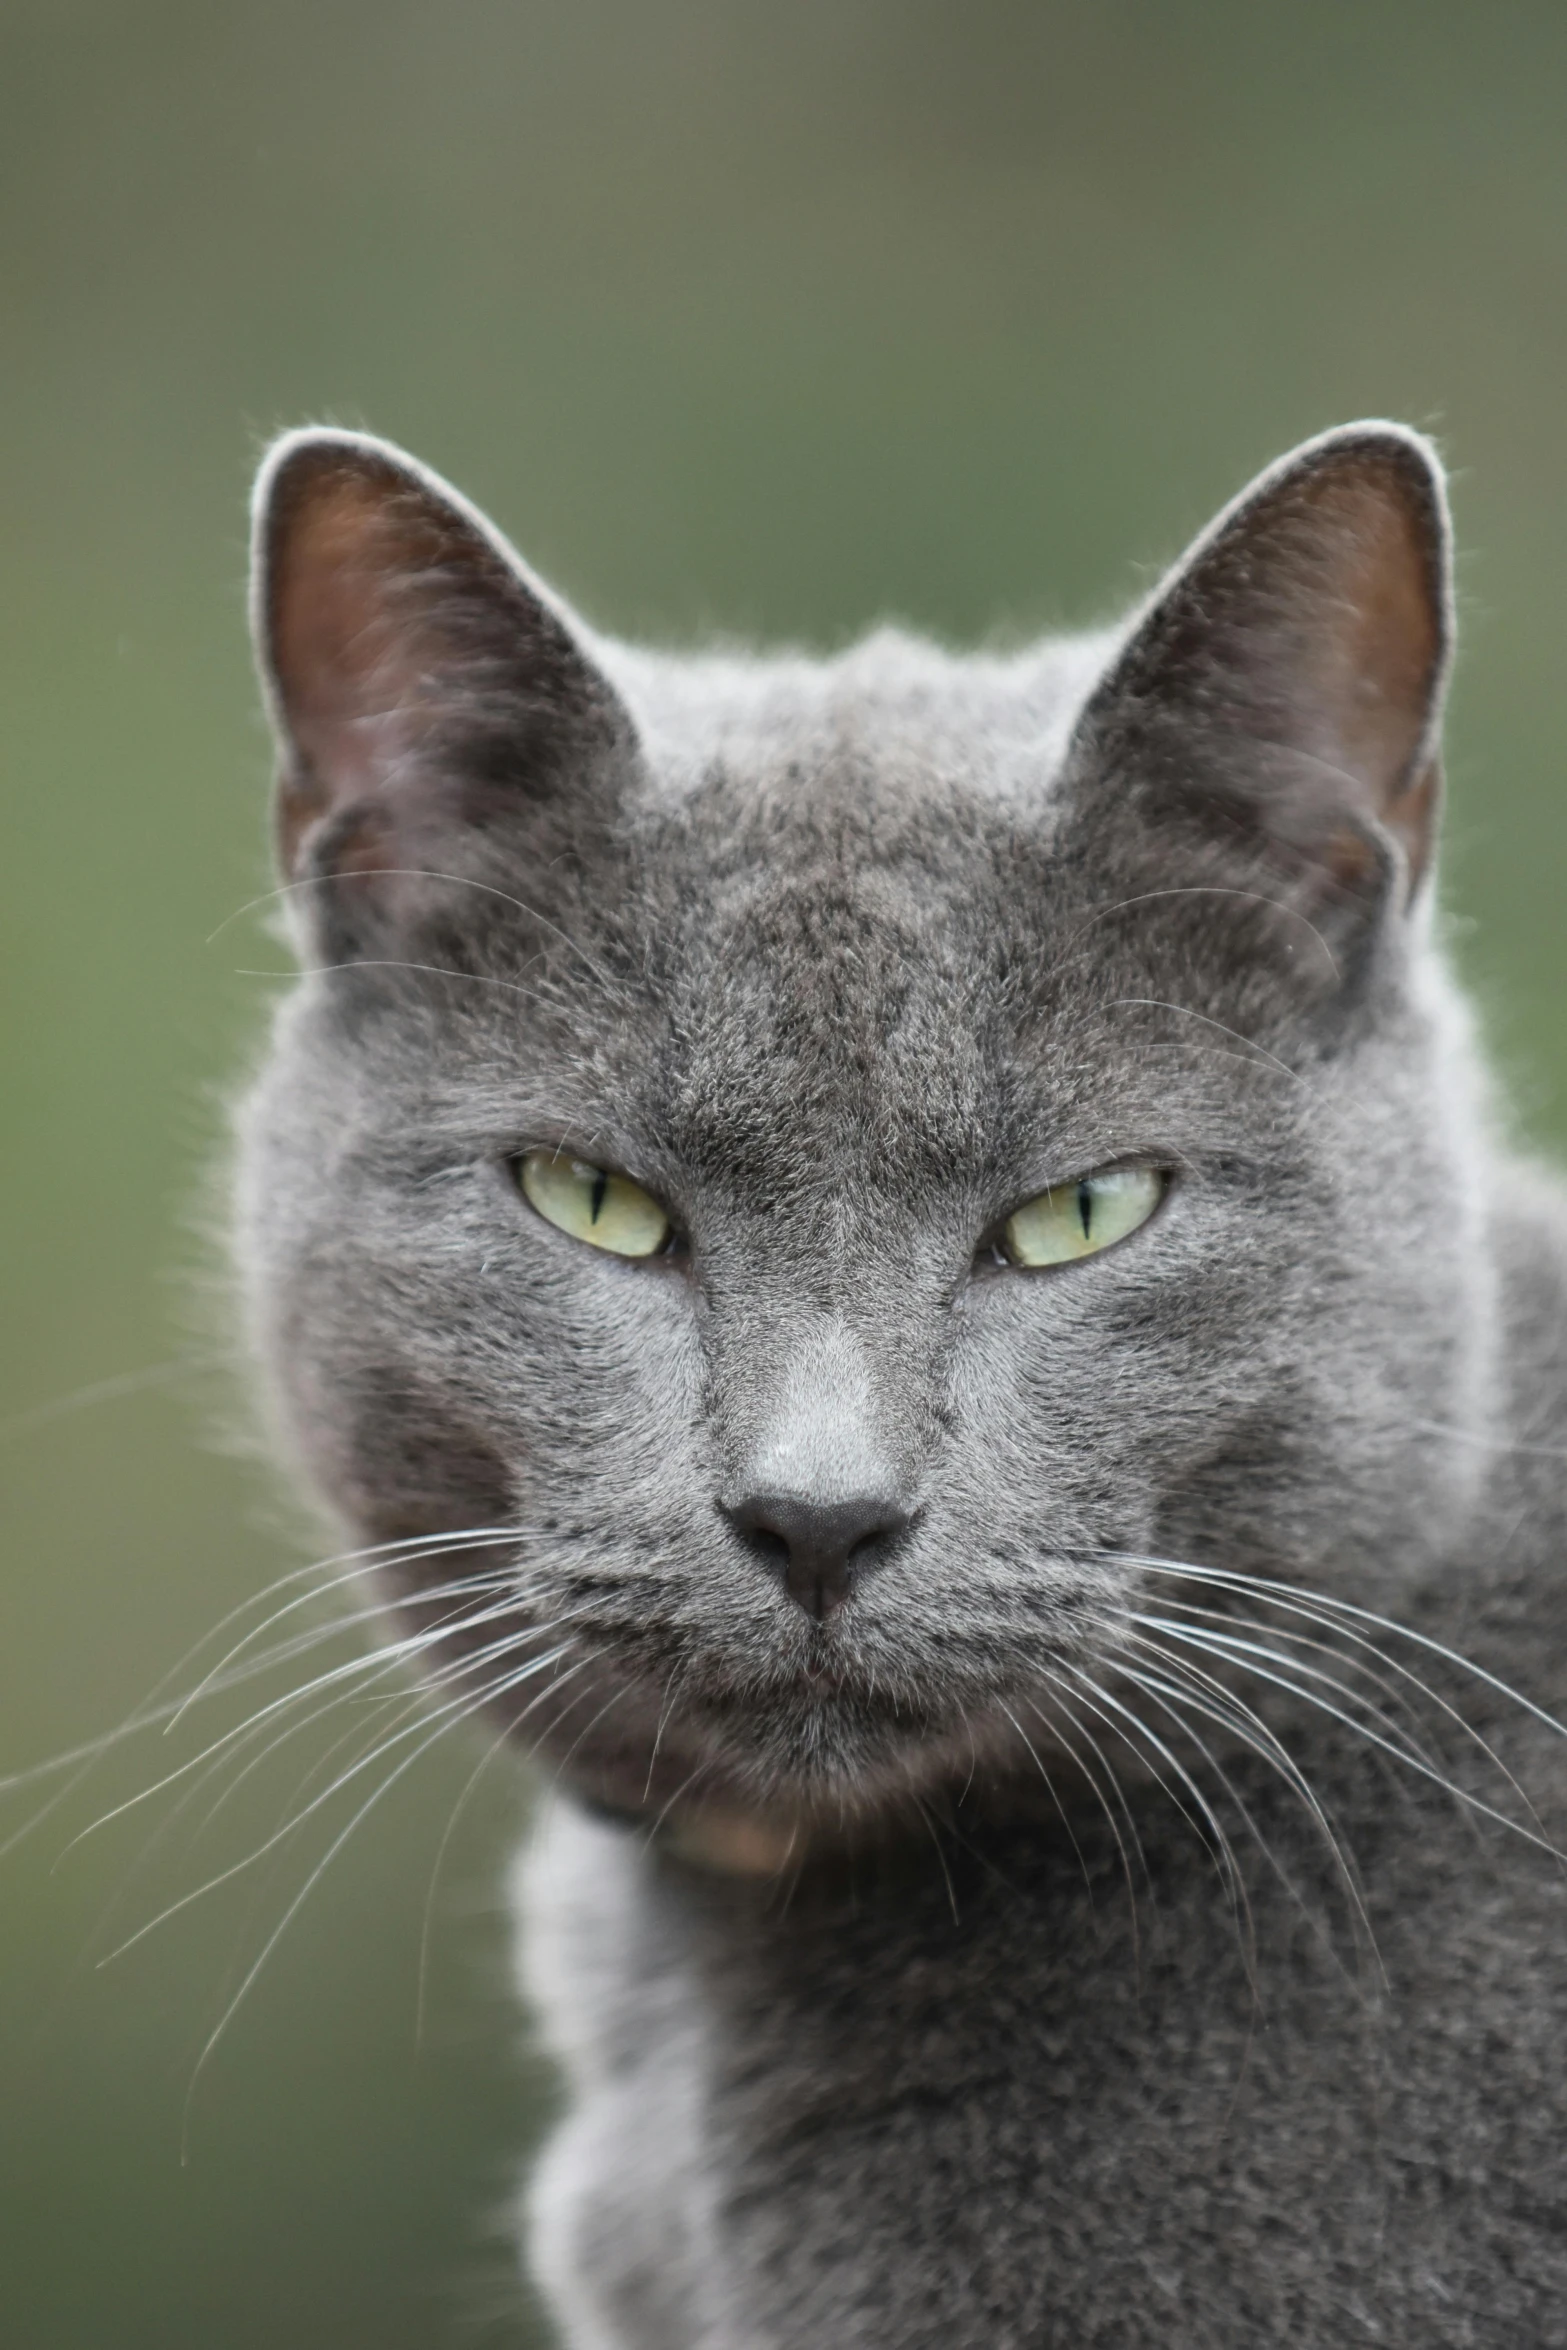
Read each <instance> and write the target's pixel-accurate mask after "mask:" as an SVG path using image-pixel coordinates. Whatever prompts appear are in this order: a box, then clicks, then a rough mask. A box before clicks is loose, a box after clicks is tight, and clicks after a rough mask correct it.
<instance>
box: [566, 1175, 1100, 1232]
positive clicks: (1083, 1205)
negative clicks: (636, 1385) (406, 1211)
mask: <svg viewBox="0 0 1567 2350" xmlns="http://www.w3.org/2000/svg"><path fill="white" fill-rule="evenodd" d="M597 1213H598V1210H597V1209H596V1208H595V1210H594V1214H595V1215H597ZM1077 1215H1078V1221H1079V1222H1080V1223H1081V1225H1082V1227H1083V1238H1084V1239H1085V1240H1087V1239H1088V1238H1089V1237H1090V1234H1089V1226H1090V1225H1091V1224H1092V1223H1093V1220H1094V1192H1093V1186H1092V1184H1090V1183H1080V1184H1079V1185H1078V1187H1077Z"/></svg>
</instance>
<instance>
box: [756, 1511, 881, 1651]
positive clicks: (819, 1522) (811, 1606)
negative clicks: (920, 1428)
mask: <svg viewBox="0 0 1567 2350" xmlns="http://www.w3.org/2000/svg"><path fill="white" fill-rule="evenodd" d="M724 1514H725V1516H726V1517H727V1518H728V1519H729V1521H730V1523H731V1524H732V1525H733V1526H735V1527H736V1528H737V1530H738V1531H739V1532H740V1533H741V1534H742V1535H743V1536H744V1538H745V1540H746V1542H747V1544H748V1545H749V1547H750V1549H751V1550H752V1552H753V1553H754V1554H755V1556H756V1557H757V1558H758V1559H760V1560H762V1561H763V1562H764V1563H765V1564H766V1565H768V1566H770V1567H772V1568H773V1569H774V1571H775V1572H777V1573H779V1574H781V1575H782V1577H783V1587H784V1589H785V1591H787V1592H788V1594H789V1597H790V1598H791V1599H792V1600H793V1601H794V1602H795V1604H796V1605H797V1606H799V1607H802V1608H804V1610H805V1612H806V1614H807V1615H808V1616H814V1617H815V1618H816V1620H817V1622H818V1623H820V1622H821V1621H822V1620H823V1619H824V1618H825V1617H827V1616H830V1615H831V1614H832V1613H833V1611H834V1609H835V1608H840V1607H842V1605H843V1603H844V1601H845V1600H846V1599H847V1598H848V1596H849V1592H850V1590H851V1588H852V1587H853V1585H854V1583H855V1581H856V1579H857V1578H858V1577H859V1576H860V1575H862V1574H865V1573H868V1572H869V1570H870V1569H871V1568H873V1567H877V1566H879V1565H880V1564H881V1562H882V1560H883V1558H884V1557H885V1556H886V1554H887V1552H888V1551H889V1550H890V1549H891V1548H892V1545H893V1544H894V1542H896V1540H897V1538H898V1536H899V1535H900V1534H902V1533H903V1532H904V1531H905V1529H906V1528H907V1526H908V1524H909V1512H908V1511H907V1510H905V1509H902V1508H900V1506H899V1505H898V1503H896V1502H894V1501H889V1500H888V1498H887V1497H886V1495H885V1494H862V1495H858V1496H856V1498H855V1499H853V1500H852V1501H831V1502H817V1501H807V1500H805V1499H803V1498H802V1496H800V1495H799V1494H795V1493H753V1494H748V1495H747V1496H746V1498H745V1499H744V1500H743V1501H738V1502H735V1503H733V1504H732V1505H731V1504H726V1505H725V1511H724Z"/></svg>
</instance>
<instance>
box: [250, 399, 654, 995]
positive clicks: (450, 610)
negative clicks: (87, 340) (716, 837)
mask: <svg viewBox="0 0 1567 2350" xmlns="http://www.w3.org/2000/svg"><path fill="white" fill-rule="evenodd" d="M251 610H252V626H253V630H254V637H255V646H256V658H257V663H258V666H259V668H260V671H261V677H262V683H263V689H264V691H265V693H266V696H267V700H268V704H269V708H270V713H271V717H272V722H273V727H274V730H275V733H276V736H277V741H278V749H279V774H278V789H277V834H278V854H279V860H280V862H281V864H282V867H283V872H284V877H285V879H287V880H289V881H303V880H315V881H319V882H321V883H322V884H323V885H324V898H325V900H327V901H329V919H333V918H335V919H333V927H334V928H335V930H337V931H340V932H343V933H344V934H345V935H343V936H340V937H338V938H337V941H336V949H337V951H338V952H351V951H353V950H354V948H355V946H356V945H357V944H362V943H363V940H362V938H361V937H360V936H359V934H360V933H362V932H363V931H364V930H365V929H366V927H367V926H369V927H371V928H374V929H377V930H378V929H379V928H381V927H384V924H385V922H386V920H387V918H388V917H391V918H392V919H394V920H395V919H397V918H398V917H399V916H406V915H407V914H408V913H409V912H411V911H413V910H414V909H415V908H417V907H418V906H419V905H420V904H421V903H422V902H423V901H424V900H425V899H427V898H428V896H429V894H430V893H429V887H428V884H427V883H426V885H425V886H424V888H423V889H421V876H425V875H427V876H432V877H433V876H436V875H439V874H442V873H446V874H450V873H452V872H453V871H456V872H457V873H459V874H460V873H462V872H463V871H464V869H465V868H466V867H467V866H469V865H471V864H472V862H473V861H474V859H475V856H476V855H478V854H479V852H480V850H481V848H482V845H483V843H484V841H485V840H486V839H487V838H489V837H491V836H493V835H494V834H495V833H496V832H497V831H498V830H500V829H501V828H502V827H504V826H506V825H507V824H508V823H510V824H515V823H516V822H517V821H518V820H519V819H520V818H523V817H532V818H534V819H537V818H538V817H539V815H540V812H541V811H545V812H548V811H551V810H554V811H556V812H557V814H558V815H559V816H561V817H564V818H565V819H566V820H567V822H568V823H569V819H570V816H571V814H572V812H573V810H574V808H575V807H577V806H579V805H580V803H581V802H582V800H583V798H584V796H585V795H589V794H591V792H592V790H593V787H594V786H595V784H596V783H598V782H599V781H600V779H602V778H604V777H605V776H606V775H607V774H608V773H609V772H610V771H611V770H612V769H613V768H614V767H615V766H616V765H617V763H620V764H623V763H627V762H629V760H630V759H631V757H632V756H633V755H634V735H633V729H632V726H631V722H630V720H629V719H628V717H627V716H626V713H625V711H624V709H623V708H622V706H621V704H620V702H619V701H618V699H617V698H616V696H615V694H614V692H613V690H612V688H611V687H610V685H609V683H608V681H607V680H606V679H605V677H604V675H603V673H602V672H601V670H600V669H599V668H598V666H597V665H596V663H595V662H594V660H593V658H592V655H591V654H590V652H589V651H588V650H587V647H586V643H585V636H584V632H583V631H581V630H580V629H579V627H578V625H577V624H576V623H575V622H574V621H573V620H572V619H571V618H570V617H569V615H568V614H567V612H566V610H565V608H564V607H563V606H562V605H561V604H560V603H559V602H558V601H557V599H556V598H555V597H553V596H552V595H551V594H550V593H549V591H548V590H547V589H546V588H545V587H543V586H542V585H541V584H540V583H539V582H538V581H537V580H535V579H534V578H533V577H532V576H531V574H530V573H529V572H528V571H527V569H526V568H525V567H524V565H523V564H522V562H521V561H520V560H519V558H518V557H517V556H516V555H515V554H514V553H513V552H512V550H511V548H510V547H508V546H507V544H506V542H505V540H504V539H502V538H501V537H500V535H499V533H498V532H496V531H495V530H493V529H492V528H491V526H490V524H489V523H488V522H486V521H485V520H484V518H483V517H482V516H481V515H480V514H478V513H477V512H476V511H475V510H474V508H473V507H471V506H470V505H469V504H468V502H467V501H466V499H464V498H462V497H461V496H459V494H458V493H457V491H455V490H453V489H451V488H449V487H448V485H447V484H446V483H445V482H443V481H441V480H440V479H439V478H438V476H436V475H435V474H433V473H431V472H429V471H427V470H426V468H425V467H423V466H422V465H419V464H417V463H416V462H415V460H414V459H413V458H411V457H408V456H405V455H404V454H403V452H402V451H401V450H400V449H395V448H392V447H391V446H390V445H389V444H388V443H386V442H384V441H378V440H373V439H371V438H370V437H369V436H368V435H365V434H362V433H350V432H335V431H327V430H310V431H304V432H296V433H290V434H288V435H286V436H285V438H283V439H282V440H280V441H279V442H277V444H276V445H275V446H274V447H273V449H272V450H271V451H270V453H269V455H268V456H267V459H266V462H265V463H264V464H263V466H262V469H261V473H260V476H259V478H258V480H257V484H256V493H255V501H254V537H253V559H252V588H251Z"/></svg>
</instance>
